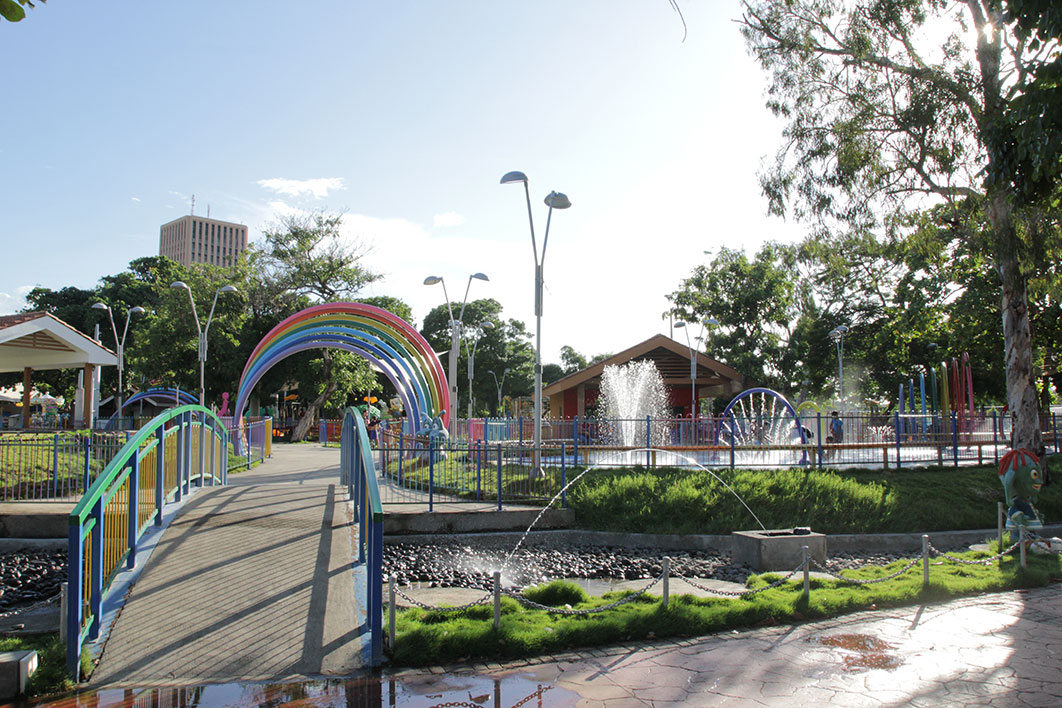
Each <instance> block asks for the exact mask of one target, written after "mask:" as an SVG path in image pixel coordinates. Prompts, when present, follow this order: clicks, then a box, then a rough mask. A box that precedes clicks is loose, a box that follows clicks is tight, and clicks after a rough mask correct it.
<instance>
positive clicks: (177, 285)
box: [170, 280, 188, 290]
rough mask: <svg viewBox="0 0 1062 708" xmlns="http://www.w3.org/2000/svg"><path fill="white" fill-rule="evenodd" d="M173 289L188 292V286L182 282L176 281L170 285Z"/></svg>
mask: <svg viewBox="0 0 1062 708" xmlns="http://www.w3.org/2000/svg"><path fill="white" fill-rule="evenodd" d="M170 287H171V288H178V289H180V290H188V284H187V283H185V282H184V281H181V280H175V281H174V282H172V283H170Z"/></svg>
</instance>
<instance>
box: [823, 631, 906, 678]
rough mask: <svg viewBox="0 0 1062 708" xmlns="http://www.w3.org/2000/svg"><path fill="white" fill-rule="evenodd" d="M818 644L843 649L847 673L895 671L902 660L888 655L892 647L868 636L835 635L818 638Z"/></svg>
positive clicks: (893, 655)
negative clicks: (867, 670) (865, 670)
mask: <svg viewBox="0 0 1062 708" xmlns="http://www.w3.org/2000/svg"><path fill="white" fill-rule="evenodd" d="M818 642H819V643H820V644H824V645H826V646H828V647H837V648H838V649H844V650H845V652H846V653H844V654H842V660H843V661H844V668H845V669H847V670H849V671H858V670H860V669H895V668H897V667H898V666H899V665H900V664H902V663H903V660H902V659H900V657H898V656H896V655H895V654H890V653H888V652H890V651H891V650H893V649H895V647H894V646H892V645H891V644H889V643H888V642H885V641H882V640H881V639H878V638H877V637H872V636H870V635H868V634H835V635H833V636H832V637H820V638H819V639H818Z"/></svg>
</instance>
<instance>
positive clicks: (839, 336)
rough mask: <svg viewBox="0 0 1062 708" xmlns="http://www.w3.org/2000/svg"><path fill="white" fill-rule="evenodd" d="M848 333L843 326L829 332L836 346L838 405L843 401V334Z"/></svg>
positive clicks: (846, 328)
mask: <svg viewBox="0 0 1062 708" xmlns="http://www.w3.org/2000/svg"><path fill="white" fill-rule="evenodd" d="M847 331H848V327H847V326H845V325H837V326H836V327H834V328H833V329H831V330H830V339H832V340H833V343H834V344H835V345H836V346H837V403H838V405H840V403H841V401H842V400H844V333H845V332H847Z"/></svg>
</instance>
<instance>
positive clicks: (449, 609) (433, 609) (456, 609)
mask: <svg viewBox="0 0 1062 708" xmlns="http://www.w3.org/2000/svg"><path fill="white" fill-rule="evenodd" d="M395 595H398V596H399V597H401V598H402V599H403V600H405V601H406V602H408V603H409V604H411V605H414V606H416V607H419V608H420V609H422V610H427V611H429V612H460V611H461V610H468V609H471V608H473V607H476V606H478V605H486V604H490V603H491V602H492V601H493V600H492V597H493V595H492V593H489V592H488V593H487V594H486V595H484V596H483V597H482V598H480V599H479V600H476V601H475V602H470V603H468V604H467V605H461V606H460V607H435V606H434V605H429V604H427V603H424V602H421V601H419V600H414V599H413V598H412V597H410V596H409V595H407V594H405V593H404V592H402V591H401V590H399V589H398V588H395Z"/></svg>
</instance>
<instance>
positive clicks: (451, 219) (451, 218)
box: [431, 211, 465, 229]
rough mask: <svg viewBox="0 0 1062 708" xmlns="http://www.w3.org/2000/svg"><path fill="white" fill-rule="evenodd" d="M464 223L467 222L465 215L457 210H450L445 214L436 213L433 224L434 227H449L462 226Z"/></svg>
mask: <svg viewBox="0 0 1062 708" xmlns="http://www.w3.org/2000/svg"><path fill="white" fill-rule="evenodd" d="M463 223H465V217H463V216H461V215H460V214H458V213H457V212H456V211H448V212H446V213H443V214H436V215H435V218H434V219H433V220H432V224H431V225H432V228H434V229H447V228H451V227H453V226H460V225H461V224H463Z"/></svg>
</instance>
